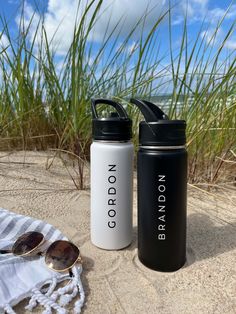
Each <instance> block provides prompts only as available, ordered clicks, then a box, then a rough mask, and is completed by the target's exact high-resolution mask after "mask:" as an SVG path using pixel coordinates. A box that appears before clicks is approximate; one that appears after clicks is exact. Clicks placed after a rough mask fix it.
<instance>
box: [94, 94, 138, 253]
mask: <svg viewBox="0 0 236 314" xmlns="http://www.w3.org/2000/svg"><path fill="white" fill-rule="evenodd" d="M98 104H106V105H109V106H112V107H113V108H115V109H116V112H112V113H111V114H110V116H109V117H107V118H99V117H98V114H97V110H96V106H97V105H98ZM92 115H93V122H92V133H93V143H92V145H91V148H90V156H91V157H90V158H91V160H90V162H91V217H90V222H91V229H90V230H91V241H92V243H93V244H94V245H96V246H97V247H99V248H102V249H106V250H118V249H122V248H124V247H126V246H128V245H129V244H130V243H131V241H132V206H133V154H134V146H133V144H132V143H131V142H130V139H131V136H132V121H131V120H130V119H129V118H128V116H127V113H126V111H125V110H124V108H123V107H122V106H121V105H120V104H119V103H117V102H114V101H111V100H108V99H93V100H92Z"/></svg>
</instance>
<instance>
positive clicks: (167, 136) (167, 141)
mask: <svg viewBox="0 0 236 314" xmlns="http://www.w3.org/2000/svg"><path fill="white" fill-rule="evenodd" d="M130 102H131V103H133V104H134V105H136V106H137V107H138V108H139V109H140V111H141V112H142V114H143V116H144V118H145V121H141V122H140V124H139V144H140V145H142V146H183V145H185V144H186V135H185V130H186V122H185V121H184V120H169V118H168V116H167V115H166V114H165V113H164V112H163V111H162V110H161V109H160V108H159V107H158V106H156V105H155V104H153V103H151V102H149V101H146V100H139V99H134V98H132V99H131V100H130Z"/></svg>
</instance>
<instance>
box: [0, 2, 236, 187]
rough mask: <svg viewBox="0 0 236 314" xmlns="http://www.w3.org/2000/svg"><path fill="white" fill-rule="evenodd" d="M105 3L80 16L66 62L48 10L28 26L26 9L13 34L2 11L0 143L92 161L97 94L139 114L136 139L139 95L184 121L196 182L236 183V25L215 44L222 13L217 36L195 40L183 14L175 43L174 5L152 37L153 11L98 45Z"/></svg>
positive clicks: (191, 178)
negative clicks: (165, 47) (164, 43)
mask: <svg viewBox="0 0 236 314" xmlns="http://www.w3.org/2000/svg"><path fill="white" fill-rule="evenodd" d="M102 2H103V1H102V0H101V1H95V0H93V1H90V2H89V3H88V4H87V6H86V8H85V9H84V11H83V15H82V16H80V18H78V19H77V22H76V25H75V27H74V34H73V40H72V42H71V45H70V48H69V50H68V52H67V54H66V55H65V56H63V57H60V67H59V66H58V57H57V54H56V51H55V49H53V48H52V42H50V41H49V39H48V37H47V33H46V30H45V26H44V19H43V15H42V16H41V18H40V19H38V22H37V27H35V21H34V18H35V16H34V15H32V18H31V20H30V21H28V22H27V23H26V22H25V20H24V19H25V17H24V11H23V10H22V14H21V17H20V26H19V33H18V34H17V36H15V37H14V36H13V35H12V33H11V32H10V30H9V25H8V23H7V21H6V19H5V18H4V16H1V17H0V19H1V23H2V26H3V28H2V33H1V34H0V39H1V37H2V36H5V38H7V41H8V44H7V45H6V46H5V47H2V48H1V49H0V73H1V80H0V148H1V149H2V150H12V149H23V150H29V149H48V148H56V149H57V150H65V151H69V152H71V153H72V154H74V155H76V156H78V158H79V159H78V161H79V163H80V162H81V160H88V159H89V145H90V142H91V114H90V98H91V97H96V96H104V97H113V98H116V99H117V100H122V101H123V102H124V104H125V105H126V106H127V109H128V112H129V114H130V116H131V118H132V119H133V123H134V142H135V143H136V144H137V130H138V122H139V121H140V119H141V118H142V117H140V115H139V114H138V112H137V110H136V109H135V108H132V107H131V106H130V104H129V103H128V99H129V98H130V97H142V98H146V99H150V100H153V101H156V102H158V104H159V105H160V106H161V107H163V109H164V110H165V111H166V113H167V114H168V115H169V116H170V118H178V119H185V120H186V121H187V125H188V126H187V138H188V143H187V147H188V151H189V182H192V183H202V184H205V183H206V184H208V185H211V184H216V183H220V182H228V183H230V184H231V183H233V182H234V181H235V172H234V171H235V168H236V164H235V162H236V77H235V75H236V70H235V69H236V66H235V63H236V57H235V51H233V52H231V53H230V52H229V53H226V51H227V41H228V40H229V38H230V36H232V34H233V32H234V31H235V22H234V23H232V25H231V26H230V27H229V29H228V32H227V33H226V35H225V37H224V38H223V39H222V41H221V43H220V44H219V45H217V46H216V45H214V44H215V41H216V37H217V33H218V32H219V29H220V27H221V24H222V23H223V21H224V18H223V19H222V20H220V21H219V23H218V24H217V26H216V28H215V30H214V32H213V33H212V34H211V38H209V36H208V37H207V40H206V36H207V33H206V32H205V35H204V33H203V29H202V26H201V27H200V29H199V32H198V33H197V34H196V36H195V38H194V40H193V39H191V40H190V39H189V38H188V21H187V17H186V19H185V22H184V23H183V27H182V35H181V41H180V45H179V46H178V48H176V47H175V48H173V39H172V35H173V34H172V32H173V27H172V15H171V9H169V10H167V11H166V12H163V14H162V15H160V16H159V17H158V18H157V20H156V22H155V24H154V25H153V26H152V28H151V29H150V30H149V32H148V33H147V32H145V31H144V29H145V27H144V25H145V22H146V19H147V18H148V14H149V12H146V13H145V14H144V16H143V17H142V18H141V19H140V20H139V21H137V24H136V25H135V26H134V27H133V29H132V30H131V31H130V32H129V33H128V34H127V35H126V37H125V38H124V37H123V36H121V34H120V29H121V27H123V26H122V23H121V22H120V23H117V25H116V26H115V27H114V29H113V30H112V31H110V32H109V31H108V29H107V32H106V33H105V34H104V37H103V40H102V41H101V42H99V43H94V42H93V41H91V38H92V34H93V30H94V29H95V28H96V23H97V21H98V19H99V16H100V14H102V13H101V5H102ZM226 14H227V13H226ZM37 16H38V12H37ZM33 24H34V28H35V31H34V36H33V37H32V32H31V29H32V25H33ZM163 24H165V25H166V24H169V39H168V40H169V51H168V53H167V54H165V55H163V53H162V52H161V49H160V43H159V36H158V34H159V31H160V30H161V27H163ZM165 27H166V26H165ZM137 30H138V31H137ZM137 33H138V38H137ZM29 34H30V35H29ZM134 34H135V36H136V37H135V38H136V39H137V40H136V41H135V44H133V36H134ZM62 40H63V39H62ZM213 47H214V49H213ZM164 94H165V95H164ZM81 169H82V168H81Z"/></svg>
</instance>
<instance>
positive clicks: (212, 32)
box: [201, 27, 236, 50]
mask: <svg viewBox="0 0 236 314" xmlns="http://www.w3.org/2000/svg"><path fill="white" fill-rule="evenodd" d="M225 36H226V33H225V31H224V30H223V28H222V27H219V28H218V30H217V32H216V29H215V28H210V29H208V30H205V31H203V32H202V33H201V37H202V38H204V39H205V41H206V42H207V44H208V45H210V46H219V45H221V44H222V42H223V41H225ZM224 47H225V48H228V49H229V50H235V49H236V37H235V35H234V34H233V33H231V36H229V38H228V39H227V40H226V41H225V43H224Z"/></svg>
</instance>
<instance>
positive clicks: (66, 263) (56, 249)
mask: <svg viewBox="0 0 236 314" xmlns="http://www.w3.org/2000/svg"><path fill="white" fill-rule="evenodd" d="M44 242H45V238H44V235H43V234H42V233H40V232H36V231H30V232H27V233H24V234H22V235H21V236H20V237H19V238H18V239H17V240H16V242H15V243H14V244H13V247H12V249H11V250H0V254H6V253H13V254H14V255H17V256H29V255H31V254H32V253H33V252H35V251H37V250H38V249H39V247H40V246H41V245H42V244H43V243H44ZM37 254H38V255H45V263H46V265H47V266H48V267H49V268H50V269H52V270H54V271H57V272H64V271H67V270H69V272H70V274H71V268H72V267H73V266H74V265H75V264H76V263H77V262H78V263H82V259H81V256H80V250H79V249H78V247H77V246H76V245H74V244H73V243H71V242H69V241H65V240H57V241H55V242H53V243H51V244H50V246H49V247H48V248H47V249H46V251H45V252H37Z"/></svg>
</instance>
